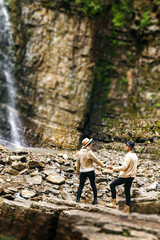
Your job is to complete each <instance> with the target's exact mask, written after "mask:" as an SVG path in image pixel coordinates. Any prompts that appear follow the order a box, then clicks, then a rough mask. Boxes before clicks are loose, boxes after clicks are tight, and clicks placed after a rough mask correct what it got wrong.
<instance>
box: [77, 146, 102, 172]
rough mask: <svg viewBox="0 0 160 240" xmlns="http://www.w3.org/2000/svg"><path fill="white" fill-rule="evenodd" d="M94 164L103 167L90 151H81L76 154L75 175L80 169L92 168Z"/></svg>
mask: <svg viewBox="0 0 160 240" xmlns="http://www.w3.org/2000/svg"><path fill="white" fill-rule="evenodd" d="M94 162H95V163H96V164H98V165H99V166H101V167H103V163H101V162H100V161H99V160H98V159H97V157H96V156H95V155H94V153H93V152H92V150H89V151H87V149H81V150H80V151H79V152H78V153H77V173H79V172H80V169H82V170H84V169H87V168H93V163H94Z"/></svg>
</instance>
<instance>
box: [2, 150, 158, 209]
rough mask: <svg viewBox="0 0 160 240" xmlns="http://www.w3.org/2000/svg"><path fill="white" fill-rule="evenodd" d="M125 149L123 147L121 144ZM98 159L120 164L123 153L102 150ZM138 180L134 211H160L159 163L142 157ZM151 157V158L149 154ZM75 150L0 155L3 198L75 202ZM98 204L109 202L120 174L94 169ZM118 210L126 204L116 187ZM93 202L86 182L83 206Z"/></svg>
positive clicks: (133, 194) (134, 190)
mask: <svg viewBox="0 0 160 240" xmlns="http://www.w3.org/2000/svg"><path fill="white" fill-rule="evenodd" d="M121 146H122V148H123V145H121ZM95 154H96V155H97V157H98V158H99V159H100V160H101V161H102V162H103V163H104V164H105V165H106V166H107V165H116V166H118V165H121V164H122V161H123V158H124V156H125V152H124V151H122V150H121V151H117V150H115V149H106V148H105V149H100V150H98V151H97V152H95ZM137 154H138V155H139V165H138V173H137V178H136V179H135V180H134V182H133V187H132V211H133V212H141V213H159V212H160V203H159V199H160V177H159V176H160V164H159V161H158V160H150V159H144V158H140V157H141V155H140V154H139V153H137ZM148 156H149V155H148ZM75 170H76V151H67V150H51V149H15V150H10V151H6V152H5V150H1V152H0V195H1V197H3V198H6V199H9V200H14V199H16V198H23V199H30V200H34V201H47V202H52V201H53V199H54V198H58V199H63V200H70V201H75V198H76V192H77V188H78V184H79V177H78V176H77V175H76V171H75ZM95 172H96V185H97V190H98V200H99V205H102V206H105V205H106V203H108V202H109V201H110V197H111V192H110V187H109V184H110V183H111V181H113V180H114V179H115V178H116V177H118V173H113V172H112V171H111V170H109V169H107V167H105V168H103V169H102V168H101V167H99V166H95ZM117 190H118V191H117V193H118V194H117V195H118V200H119V208H120V209H121V208H122V207H123V204H124V199H125V196H124V188H123V186H122V185H121V186H119V187H118V188H117ZM92 200H93V193H92V189H91V187H90V184H89V180H87V181H86V184H85V187H84V191H83V194H82V199H81V203H91V202H92ZM148 206H149V208H148Z"/></svg>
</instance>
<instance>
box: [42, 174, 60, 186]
mask: <svg viewBox="0 0 160 240" xmlns="http://www.w3.org/2000/svg"><path fill="white" fill-rule="evenodd" d="M46 180H47V181H49V182H51V183H54V184H59V185H60V184H63V183H65V178H64V177H62V176H60V175H58V174H57V175H49V176H48V177H47V178H46Z"/></svg>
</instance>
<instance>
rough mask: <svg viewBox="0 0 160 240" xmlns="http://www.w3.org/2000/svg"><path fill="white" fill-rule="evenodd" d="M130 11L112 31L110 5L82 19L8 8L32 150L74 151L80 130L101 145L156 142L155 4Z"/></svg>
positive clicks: (61, 12)
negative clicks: (44, 148)
mask: <svg viewBox="0 0 160 240" xmlns="http://www.w3.org/2000/svg"><path fill="white" fill-rule="evenodd" d="M16 6H18V7H16ZM130 8H131V9H130V10H131V13H132V14H131V15H132V16H131V18H129V20H128V22H125V23H124V26H119V25H117V23H116V17H115V19H114V18H113V17H114V14H115V12H116V8H115V5H114V4H113V6H112V8H111V7H108V12H106V16H105V17H104V18H102V16H99V15H98V16H95V17H93V18H89V17H87V16H86V17H84V16H82V15H81V14H77V13H76V12H72V14H71V12H69V13H68V12H67V10H65V9H64V8H59V9H56V8H53V7H50V6H49V5H47V4H46V3H45V2H43V1H34V3H33V2H32V1H30V3H26V1H19V0H15V1H14V2H13V3H12V7H11V9H10V10H11V15H12V18H11V20H12V23H13V25H12V26H13V30H14V39H15V50H16V54H17V79H18V82H19V92H20V94H19V104H20V105H21V112H22V115H23V118H24V121H25V126H26V137H27V138H28V139H32V144H33V145H36V144H37V145H40V143H41V144H42V145H43V146H49V145H50V146H54V145H56V146H58V147H63V148H64V147H67V148H77V146H78V143H79V140H80V138H81V135H82V132H84V129H85V135H88V136H92V137H94V139H96V140H98V141H102V142H109V141H124V140H126V139H129V138H132V139H133V140H135V141H137V142H145V141H155V139H156V141H157V138H158V135H159V127H160V122H159V114H160V111H159V105H160V95H159V87H160V85H159V73H160V68H159V58H160V52H159V49H160V46H159V31H160V28H159V14H160V13H159V3H158V1H154V2H153V1H145V2H144V3H143V4H141V3H139V1H136V0H135V1H133V6H130ZM126 21H127V20H126ZM119 22H121V21H119ZM95 23H96V24H95ZM93 70H94V71H93ZM93 83H94V88H93V91H92V87H93ZM91 93H92V94H91ZM90 100H91V101H90ZM89 104H90V105H89ZM86 116H87V117H86Z"/></svg>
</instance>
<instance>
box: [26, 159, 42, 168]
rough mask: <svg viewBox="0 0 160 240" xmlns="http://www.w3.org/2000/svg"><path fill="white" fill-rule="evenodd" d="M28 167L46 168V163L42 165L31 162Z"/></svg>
mask: <svg viewBox="0 0 160 240" xmlns="http://www.w3.org/2000/svg"><path fill="white" fill-rule="evenodd" d="M28 167H29V168H36V167H37V168H44V167H45V165H44V163H42V162H41V161H36V160H30V161H29V162H28Z"/></svg>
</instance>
